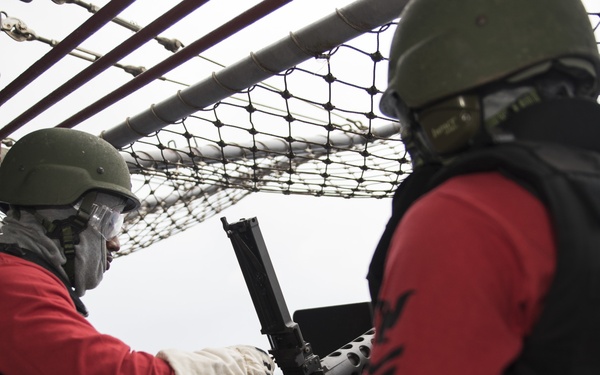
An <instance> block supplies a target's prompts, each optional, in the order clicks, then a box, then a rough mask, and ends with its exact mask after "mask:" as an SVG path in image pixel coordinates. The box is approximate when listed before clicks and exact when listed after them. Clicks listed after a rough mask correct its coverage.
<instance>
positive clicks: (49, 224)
mask: <svg viewBox="0 0 600 375" xmlns="http://www.w3.org/2000/svg"><path fill="white" fill-rule="evenodd" d="M96 196H97V193H96V192H90V193H88V194H86V195H85V196H84V197H83V200H82V202H81V205H80V206H79V209H78V210H77V214H75V215H71V216H69V217H68V218H66V219H57V220H53V221H50V220H48V219H46V218H45V217H43V216H42V215H40V214H39V213H38V212H37V211H30V213H31V214H33V215H34V216H35V218H36V219H37V220H38V221H39V222H40V224H42V226H43V227H44V229H45V230H46V235H47V236H48V237H49V238H52V239H58V240H59V241H60V246H61V247H62V250H63V254H64V255H65V258H66V259H67V261H66V262H65V264H63V265H62V267H63V269H64V270H65V272H66V274H67V277H68V278H69V281H70V282H71V285H72V286H73V287H74V286H75V245H77V244H78V243H79V234H80V233H81V232H83V230H84V229H85V228H86V227H87V223H88V220H89V218H90V214H91V212H92V205H93V204H94V202H95V201H96Z"/></svg>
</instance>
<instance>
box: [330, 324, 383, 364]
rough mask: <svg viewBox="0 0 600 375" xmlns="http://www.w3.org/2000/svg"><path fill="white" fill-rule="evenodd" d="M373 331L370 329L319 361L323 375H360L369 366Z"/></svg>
mask: <svg viewBox="0 0 600 375" xmlns="http://www.w3.org/2000/svg"><path fill="white" fill-rule="evenodd" d="M374 335H375V329H370V330H368V331H367V332H365V333H363V334H362V335H360V336H358V337H357V338H355V339H354V340H352V341H351V342H349V343H347V344H346V345H344V346H342V347H341V348H339V349H338V350H336V351H334V352H332V353H330V354H329V355H327V356H326V357H324V358H323V359H321V366H322V368H323V373H324V375H360V374H362V373H363V370H364V369H365V368H366V367H367V366H368V365H369V363H370V358H371V347H372V345H373V339H374Z"/></svg>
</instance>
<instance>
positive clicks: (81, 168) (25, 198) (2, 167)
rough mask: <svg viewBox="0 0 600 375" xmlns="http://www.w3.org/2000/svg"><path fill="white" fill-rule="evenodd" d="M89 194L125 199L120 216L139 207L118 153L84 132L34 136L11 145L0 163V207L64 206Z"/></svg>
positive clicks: (48, 131) (40, 132) (51, 130)
mask: <svg viewBox="0 0 600 375" xmlns="http://www.w3.org/2000/svg"><path fill="white" fill-rule="evenodd" d="M91 190H97V191H104V192H107V193H111V194H115V195H118V196H121V197H123V198H125V199H126V200H127V203H126V206H125V210H124V211H125V212H127V211H131V210H133V209H135V208H137V207H138V206H139V205H140V202H139V200H138V199H137V198H136V196H135V195H134V194H133V193H132V192H131V176H130V174H129V169H128V168H127V164H126V163H125V161H124V159H123V157H122V156H121V154H120V153H119V152H118V151H117V150H116V149H115V148H114V147H113V146H112V145H110V144H109V143H108V142H106V141H104V140H102V139H100V138H99V137H97V136H94V135H92V134H89V133H85V132H82V131H78V130H73V129H61V128H49V129H42V130H38V131H34V132H32V133H29V134H27V135H26V136H24V137H23V138H22V139H20V140H19V141H17V142H16V143H15V144H14V145H13V146H12V147H11V148H10V150H9V151H8V153H7V154H6V156H5V157H4V159H3V160H2V164H0V202H3V203H8V204H10V205H17V206H60V205H69V204H72V203H75V202H76V201H77V200H78V199H79V198H80V197H81V196H82V195H83V194H84V193H86V192H87V191H91Z"/></svg>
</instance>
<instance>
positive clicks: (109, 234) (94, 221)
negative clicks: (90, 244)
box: [73, 201, 125, 241]
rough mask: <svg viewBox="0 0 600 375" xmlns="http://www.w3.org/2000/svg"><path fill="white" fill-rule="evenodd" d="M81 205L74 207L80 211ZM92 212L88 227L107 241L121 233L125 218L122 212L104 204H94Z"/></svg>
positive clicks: (79, 203) (77, 204)
mask: <svg viewBox="0 0 600 375" xmlns="http://www.w3.org/2000/svg"><path fill="white" fill-rule="evenodd" d="M81 203H82V202H81V201H79V202H77V203H76V204H74V205H73V207H74V208H75V209H76V210H79V209H80V208H81ZM90 211H91V212H90V216H89V219H88V222H87V226H88V227H90V228H92V229H94V230H95V231H97V232H98V233H100V235H102V237H103V238H104V239H105V240H107V241H108V240H110V239H112V238H114V237H116V236H117V235H118V234H119V233H120V232H121V229H122V227H123V220H124V218H125V215H124V214H123V213H121V210H116V209H114V208H111V207H108V206H107V205H104V204H99V203H92V208H91V210H90Z"/></svg>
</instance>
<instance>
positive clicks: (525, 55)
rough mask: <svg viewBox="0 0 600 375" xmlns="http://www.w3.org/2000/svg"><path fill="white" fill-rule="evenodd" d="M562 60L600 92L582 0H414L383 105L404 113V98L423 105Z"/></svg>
mask: <svg viewBox="0 0 600 375" xmlns="http://www.w3.org/2000/svg"><path fill="white" fill-rule="evenodd" d="M561 59H562V60H564V62H565V64H567V65H569V64H573V65H576V66H577V67H578V68H583V69H585V70H587V71H589V73H591V74H590V75H591V76H592V77H595V79H592V83H591V84H590V86H591V87H589V90H590V95H597V93H598V80H597V79H598V77H600V73H599V72H600V58H599V57H598V47H597V45H596V40H595V38H594V33H593V30H592V27H591V25H590V20H589V18H588V15H587V13H586V10H585V8H584V7H583V5H582V3H581V2H580V0H526V1H523V0H460V1H457V0H413V1H411V2H410V3H409V4H408V5H407V6H406V8H405V10H404V12H403V13H402V15H401V17H400V22H399V24H398V28H397V30H396V34H395V36H394V39H393V41H392V45H391V52H390V65H389V72H388V73H389V76H388V89H387V90H386V92H385V93H384V96H383V98H382V101H381V105H380V106H381V111H382V112H383V113H385V114H386V115H389V116H392V117H396V114H395V113H394V112H395V108H394V106H395V105H396V101H397V100H398V98H399V99H400V100H402V101H403V103H404V104H405V105H406V106H407V107H408V108H413V109H414V108H423V107H425V106H427V105H429V104H431V103H434V102H436V101H439V100H441V99H443V98H449V97H451V96H453V95H457V94H460V93H464V92H466V91H469V90H472V89H474V88H477V87H479V86H482V85H486V84H488V83H491V82H495V81H498V80H502V79H505V78H507V77H510V76H512V75H514V74H515V73H518V72H521V71H523V70H525V69H527V68H531V67H534V66H536V65H538V64H540V63H542V62H547V61H551V60H561Z"/></svg>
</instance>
